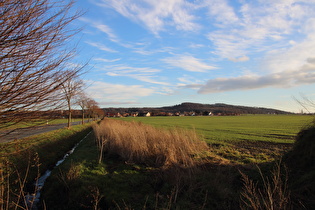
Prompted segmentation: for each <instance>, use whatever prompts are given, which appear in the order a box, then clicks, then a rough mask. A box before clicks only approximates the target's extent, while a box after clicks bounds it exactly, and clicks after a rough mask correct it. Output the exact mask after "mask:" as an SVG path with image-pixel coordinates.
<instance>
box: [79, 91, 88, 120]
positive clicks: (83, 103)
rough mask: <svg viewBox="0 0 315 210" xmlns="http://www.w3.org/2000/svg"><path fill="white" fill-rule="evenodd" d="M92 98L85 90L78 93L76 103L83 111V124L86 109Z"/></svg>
mask: <svg viewBox="0 0 315 210" xmlns="http://www.w3.org/2000/svg"><path fill="white" fill-rule="evenodd" d="M88 100H90V99H89V98H88V97H87V96H86V95H85V94H84V93H83V92H81V93H80V94H78V96H77V99H76V104H77V105H78V106H79V107H80V108H81V112H82V125H83V124H84V117H85V111H86V109H87V106H88V105H87V103H88Z"/></svg>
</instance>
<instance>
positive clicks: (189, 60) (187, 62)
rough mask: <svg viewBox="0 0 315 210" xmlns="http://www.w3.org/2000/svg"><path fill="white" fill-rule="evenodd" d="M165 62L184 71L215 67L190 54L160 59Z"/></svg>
mask: <svg viewBox="0 0 315 210" xmlns="http://www.w3.org/2000/svg"><path fill="white" fill-rule="evenodd" d="M162 61H164V62H165V63H168V64H169V65H171V66H174V67H179V68H182V69H184V70H186V71H192V72H206V71H208V70H213V69H217V67H215V66H210V65H208V64H206V63H204V62H202V61H201V60H200V59H198V58H195V57H193V56H190V55H179V56H175V57H170V58H164V59H162Z"/></svg>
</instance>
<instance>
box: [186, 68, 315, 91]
mask: <svg viewBox="0 0 315 210" xmlns="http://www.w3.org/2000/svg"><path fill="white" fill-rule="evenodd" d="M314 82H315V64H314V63H312V62H309V63H307V64H305V65H303V66H301V67H300V68H299V69H298V70H295V71H285V72H279V73H273V74H268V75H263V76H257V75H256V76H255V75H250V76H246V75H245V76H239V77H235V78H217V79H211V80H208V81H207V83H206V84H205V85H192V86H189V85H187V86H186V87H190V88H196V87H200V89H199V91H198V93H202V94H207V93H216V92H225V91H235V90H252V89H259V88H268V87H274V88H290V87H294V86H298V85H305V84H312V83H314Z"/></svg>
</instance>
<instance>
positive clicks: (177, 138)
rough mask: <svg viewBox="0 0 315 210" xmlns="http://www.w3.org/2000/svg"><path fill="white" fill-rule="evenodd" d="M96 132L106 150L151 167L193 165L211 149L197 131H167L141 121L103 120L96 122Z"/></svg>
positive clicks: (103, 150) (101, 152) (101, 147)
mask: <svg viewBox="0 0 315 210" xmlns="http://www.w3.org/2000/svg"><path fill="white" fill-rule="evenodd" d="M93 128H94V132H95V136H96V140H97V144H98V147H99V149H100V161H101V159H102V154H103V152H107V153H109V154H116V155H119V156H120V157H121V158H123V159H124V160H125V161H126V162H133V163H142V164H146V165H149V166H154V167H156V166H168V165H178V166H182V167H193V166H194V165H195V164H196V157H197V156H199V155H202V154H203V153H205V152H207V151H208V146H207V144H206V143H205V142H204V141H201V140H200V139H199V137H198V136H197V135H196V133H195V132H194V131H191V130H184V129H179V128H177V129H172V130H163V129H157V128H154V127H152V126H149V125H144V124H141V123H137V122H131V123H130V122H124V121H117V120H109V119H106V120H103V121H102V122H100V124H95V125H94V127H93Z"/></svg>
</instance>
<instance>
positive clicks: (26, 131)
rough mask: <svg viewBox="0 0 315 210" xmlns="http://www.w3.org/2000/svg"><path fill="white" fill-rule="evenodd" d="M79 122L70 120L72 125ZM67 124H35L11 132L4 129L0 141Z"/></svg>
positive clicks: (50, 129)
mask: <svg viewBox="0 0 315 210" xmlns="http://www.w3.org/2000/svg"><path fill="white" fill-rule="evenodd" d="M78 124H81V121H78V122H72V125H78ZM66 126H67V123H63V124H54V125H44V126H36V127H31V128H19V129H16V130H14V131H12V132H9V133H8V131H5V132H3V131H2V132H0V143H6V142H10V141H13V140H16V139H21V138H25V137H29V136H33V135H37V134H41V133H46V132H49V131H53V130H57V129H60V128H64V127H66Z"/></svg>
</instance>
